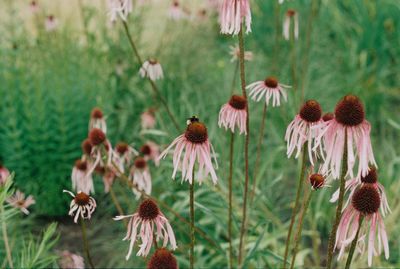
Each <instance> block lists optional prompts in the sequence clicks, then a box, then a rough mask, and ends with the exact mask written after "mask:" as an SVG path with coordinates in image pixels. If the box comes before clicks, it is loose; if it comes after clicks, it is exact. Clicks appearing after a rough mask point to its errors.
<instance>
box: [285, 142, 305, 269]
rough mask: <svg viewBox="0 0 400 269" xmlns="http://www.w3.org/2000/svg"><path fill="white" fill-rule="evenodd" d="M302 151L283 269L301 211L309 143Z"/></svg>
mask: <svg viewBox="0 0 400 269" xmlns="http://www.w3.org/2000/svg"><path fill="white" fill-rule="evenodd" d="M302 151H303V155H302V158H301V170H300V176H299V181H298V183H297V192H296V198H295V203H294V207H293V210H292V216H291V217H290V224H289V229H288V233H287V236H286V245H285V255H284V257H283V268H284V269H285V268H286V264H287V258H288V254H289V246H290V241H291V237H292V231H293V225H294V222H295V220H296V215H297V211H298V210H299V206H300V195H301V193H302V192H303V185H304V184H303V183H304V174H305V171H306V157H307V142H306V143H304V145H303V149H302Z"/></svg>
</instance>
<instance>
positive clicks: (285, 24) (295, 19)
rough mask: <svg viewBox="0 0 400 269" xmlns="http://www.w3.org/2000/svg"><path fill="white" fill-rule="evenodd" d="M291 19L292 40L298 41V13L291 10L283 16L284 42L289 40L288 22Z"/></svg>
mask: <svg viewBox="0 0 400 269" xmlns="http://www.w3.org/2000/svg"><path fill="white" fill-rule="evenodd" d="M292 18H293V27H294V30H293V31H294V38H295V39H299V15H298V13H297V12H296V11H295V10H293V9H289V10H288V11H287V12H286V15H285V20H284V22H283V37H284V38H285V39H286V40H289V39H290V24H291V23H290V22H291V20H292Z"/></svg>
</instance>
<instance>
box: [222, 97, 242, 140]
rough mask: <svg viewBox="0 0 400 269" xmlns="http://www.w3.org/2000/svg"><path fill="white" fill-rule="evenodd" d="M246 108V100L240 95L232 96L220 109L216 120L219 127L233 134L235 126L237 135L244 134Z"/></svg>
mask: <svg viewBox="0 0 400 269" xmlns="http://www.w3.org/2000/svg"><path fill="white" fill-rule="evenodd" d="M246 106H247V100H246V98H244V97H243V96H240V95H232V97H231V98H230V99H229V101H228V103H226V104H224V105H223V106H222V107H221V110H220V112H219V119H218V125H219V127H224V128H225V129H230V130H231V131H232V133H234V132H235V126H237V128H238V129H239V134H242V133H244V134H246V133H247V132H246V115H247V112H246Z"/></svg>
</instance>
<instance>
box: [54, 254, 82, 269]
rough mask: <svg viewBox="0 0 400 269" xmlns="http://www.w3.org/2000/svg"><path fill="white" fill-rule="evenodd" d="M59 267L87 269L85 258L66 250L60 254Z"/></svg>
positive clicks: (64, 268)
mask: <svg viewBox="0 0 400 269" xmlns="http://www.w3.org/2000/svg"><path fill="white" fill-rule="evenodd" d="M58 265H59V266H60V268H61V269H70V268H76V269H84V268H85V263H84V260H83V257H82V256H79V255H76V254H74V253H71V252H69V251H68V250H64V251H63V252H61V253H60V259H59V260H58Z"/></svg>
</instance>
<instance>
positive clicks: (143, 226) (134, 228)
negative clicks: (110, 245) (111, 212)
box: [114, 199, 177, 260]
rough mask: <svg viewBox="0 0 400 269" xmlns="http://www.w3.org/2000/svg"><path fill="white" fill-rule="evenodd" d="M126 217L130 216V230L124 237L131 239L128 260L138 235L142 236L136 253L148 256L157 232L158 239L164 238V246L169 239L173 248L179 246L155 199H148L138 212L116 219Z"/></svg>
mask: <svg viewBox="0 0 400 269" xmlns="http://www.w3.org/2000/svg"><path fill="white" fill-rule="evenodd" d="M125 218H130V220H129V223H128V232H127V234H126V236H125V238H124V239H123V240H130V241H131V242H130V245H129V251H128V254H127V255H126V259H127V260H128V259H129V257H130V256H131V253H132V250H133V246H134V244H135V242H136V240H137V239H138V237H140V241H141V244H140V245H139V248H140V249H139V252H138V253H137V254H136V255H137V256H144V257H145V256H147V255H148V254H149V252H150V248H151V246H152V244H153V240H154V233H155V234H156V238H155V240H156V241H159V240H160V239H162V240H163V247H166V246H167V244H168V241H169V243H170V244H171V247H172V249H173V250H175V249H176V248H177V245H176V240H175V235H174V232H173V230H172V227H171V225H170V224H169V222H168V220H167V218H166V217H165V216H164V214H163V213H162V212H161V211H160V209H159V208H158V206H157V204H156V203H155V201H153V200H151V199H146V200H144V201H143V202H142V203H141V204H140V206H139V208H138V209H137V211H136V213H134V214H133V215H128V216H117V217H115V218H114V220H122V219H125ZM139 226H140V228H139ZM154 226H155V227H154ZM139 231H140V232H139Z"/></svg>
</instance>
